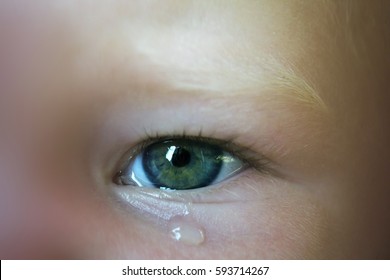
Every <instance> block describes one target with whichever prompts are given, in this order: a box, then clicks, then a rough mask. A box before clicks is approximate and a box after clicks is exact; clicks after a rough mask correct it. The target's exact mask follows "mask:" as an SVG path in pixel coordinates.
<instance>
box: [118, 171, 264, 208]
mask: <svg viewBox="0 0 390 280" xmlns="http://www.w3.org/2000/svg"><path fill="white" fill-rule="evenodd" d="M257 175H258V172H257V171H256V170H253V169H248V170H245V171H243V172H242V173H240V174H238V175H236V176H234V177H232V178H230V179H228V180H227V181H224V182H221V183H217V184H215V185H212V186H209V187H207V188H201V189H191V190H184V191H183V190H181V191H176V190H162V189H158V188H143V187H138V186H113V188H114V189H115V193H116V194H117V195H118V196H119V197H120V198H121V199H122V200H124V201H125V202H127V203H130V204H132V206H134V205H137V206H139V207H141V204H143V207H149V206H150V205H159V206H158V208H164V209H165V210H169V209H173V208H175V209H178V208H180V207H179V206H180V205H186V204H213V203H214V204H220V203H235V202H244V201H249V200H253V199H256V196H254V195H253V194H254V193H259V192H261V189H257V186H256V188H254V187H249V184H248V182H246V181H247V180H251V179H253V177H254V176H256V178H257V177H259V176H257ZM260 180H261V179H260ZM256 181H258V180H256ZM259 188H260V187H259ZM137 201H138V202H137ZM147 205H149V206H147ZM156 207H157V206H156ZM164 215H165V214H164Z"/></svg>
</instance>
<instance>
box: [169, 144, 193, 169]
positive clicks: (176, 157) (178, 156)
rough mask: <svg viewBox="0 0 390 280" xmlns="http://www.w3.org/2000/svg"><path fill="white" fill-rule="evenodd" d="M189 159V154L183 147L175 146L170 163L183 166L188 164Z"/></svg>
mask: <svg viewBox="0 0 390 280" xmlns="http://www.w3.org/2000/svg"><path fill="white" fill-rule="evenodd" d="M190 161H191V154H190V152H189V151H187V150H186V149H183V148H180V147H179V148H176V149H175V151H174V152H173V155H172V159H171V163H172V165H173V166H175V167H183V166H186V165H187V164H189V163H190Z"/></svg>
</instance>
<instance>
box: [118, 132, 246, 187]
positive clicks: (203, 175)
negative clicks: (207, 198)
mask: <svg viewBox="0 0 390 280" xmlns="http://www.w3.org/2000/svg"><path fill="white" fill-rule="evenodd" d="M129 158H131V160H130V161H129V162H128V163H127V164H126V166H124V167H123V168H122V169H121V170H120V171H119V172H118V173H117V175H116V176H115V178H114V183H116V184H118V185H133V186H138V187H149V188H159V189H163V190H164V189H165V190H168V189H169V190H189V189H197V188H204V187H208V186H210V185H214V184H216V183H220V182H222V181H224V180H227V179H228V178H230V177H232V176H234V175H236V174H238V173H240V172H242V171H243V169H245V167H246V164H245V163H244V162H243V161H242V160H241V159H240V158H239V157H237V156H235V155H233V154H232V153H230V152H229V151H226V150H225V149H224V148H223V146H222V145H219V144H215V143H210V142H207V141H206V140H201V139H199V140H196V139H184V138H183V139H167V140H159V141H156V142H153V143H152V144H149V145H146V146H145V147H143V148H142V149H141V150H140V152H138V153H136V154H133V155H129Z"/></svg>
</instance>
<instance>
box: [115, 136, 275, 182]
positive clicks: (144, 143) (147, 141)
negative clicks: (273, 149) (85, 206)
mask: <svg viewBox="0 0 390 280" xmlns="http://www.w3.org/2000/svg"><path fill="white" fill-rule="evenodd" d="M145 134H146V137H145V138H144V139H143V140H141V141H140V142H138V144H136V145H135V146H133V148H131V149H130V150H128V151H127V152H126V153H125V160H124V161H122V162H121V164H120V168H118V169H117V170H119V171H117V172H116V173H115V174H114V178H116V177H118V175H119V174H120V173H121V172H122V170H123V168H124V166H126V165H127V163H128V162H129V161H130V160H131V159H132V158H133V157H134V156H136V155H138V154H140V153H142V152H143V151H144V150H145V148H146V147H148V146H149V145H152V144H154V143H157V142H161V141H164V140H168V139H184V140H186V139H187V140H194V141H200V142H206V143H208V144H214V145H218V146H220V147H221V148H222V149H223V150H225V151H227V152H229V153H231V154H232V155H233V156H236V157H238V158H239V159H240V160H242V162H243V163H244V164H245V165H247V166H248V167H249V168H253V169H255V170H256V171H258V172H260V173H261V174H263V175H270V174H273V173H274V170H273V169H272V168H271V166H270V165H271V161H270V160H269V159H268V158H267V157H266V156H264V155H262V154H260V153H258V152H256V151H254V150H253V149H252V148H251V146H242V145H239V144H236V140H237V138H238V137H232V138H229V139H226V140H221V139H217V138H213V137H207V136H203V135H202V131H199V133H198V134H197V135H188V134H187V133H186V132H185V131H183V133H181V134H168V135H163V136H162V135H159V134H158V133H156V134H154V135H152V134H149V133H145Z"/></svg>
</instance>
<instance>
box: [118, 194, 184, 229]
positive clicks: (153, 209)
mask: <svg viewBox="0 0 390 280" xmlns="http://www.w3.org/2000/svg"><path fill="white" fill-rule="evenodd" d="M116 193H117V194H118V195H119V197H120V198H121V199H123V200H124V201H126V202H127V203H128V205H130V206H132V207H134V208H136V209H137V210H139V211H141V212H146V213H148V214H151V215H153V216H156V217H158V218H160V219H163V220H166V221H168V220H171V219H172V218H173V217H175V216H187V215H189V213H190V203H184V202H180V201H175V200H174V199H172V198H171V197H170V196H169V195H168V194H161V193H158V194H157V193H155V192H154V193H152V192H150V191H146V190H142V189H141V188H138V189H137V188H134V189H131V190H126V191H124V190H123V189H118V190H116ZM162 196H163V197H162Z"/></svg>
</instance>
